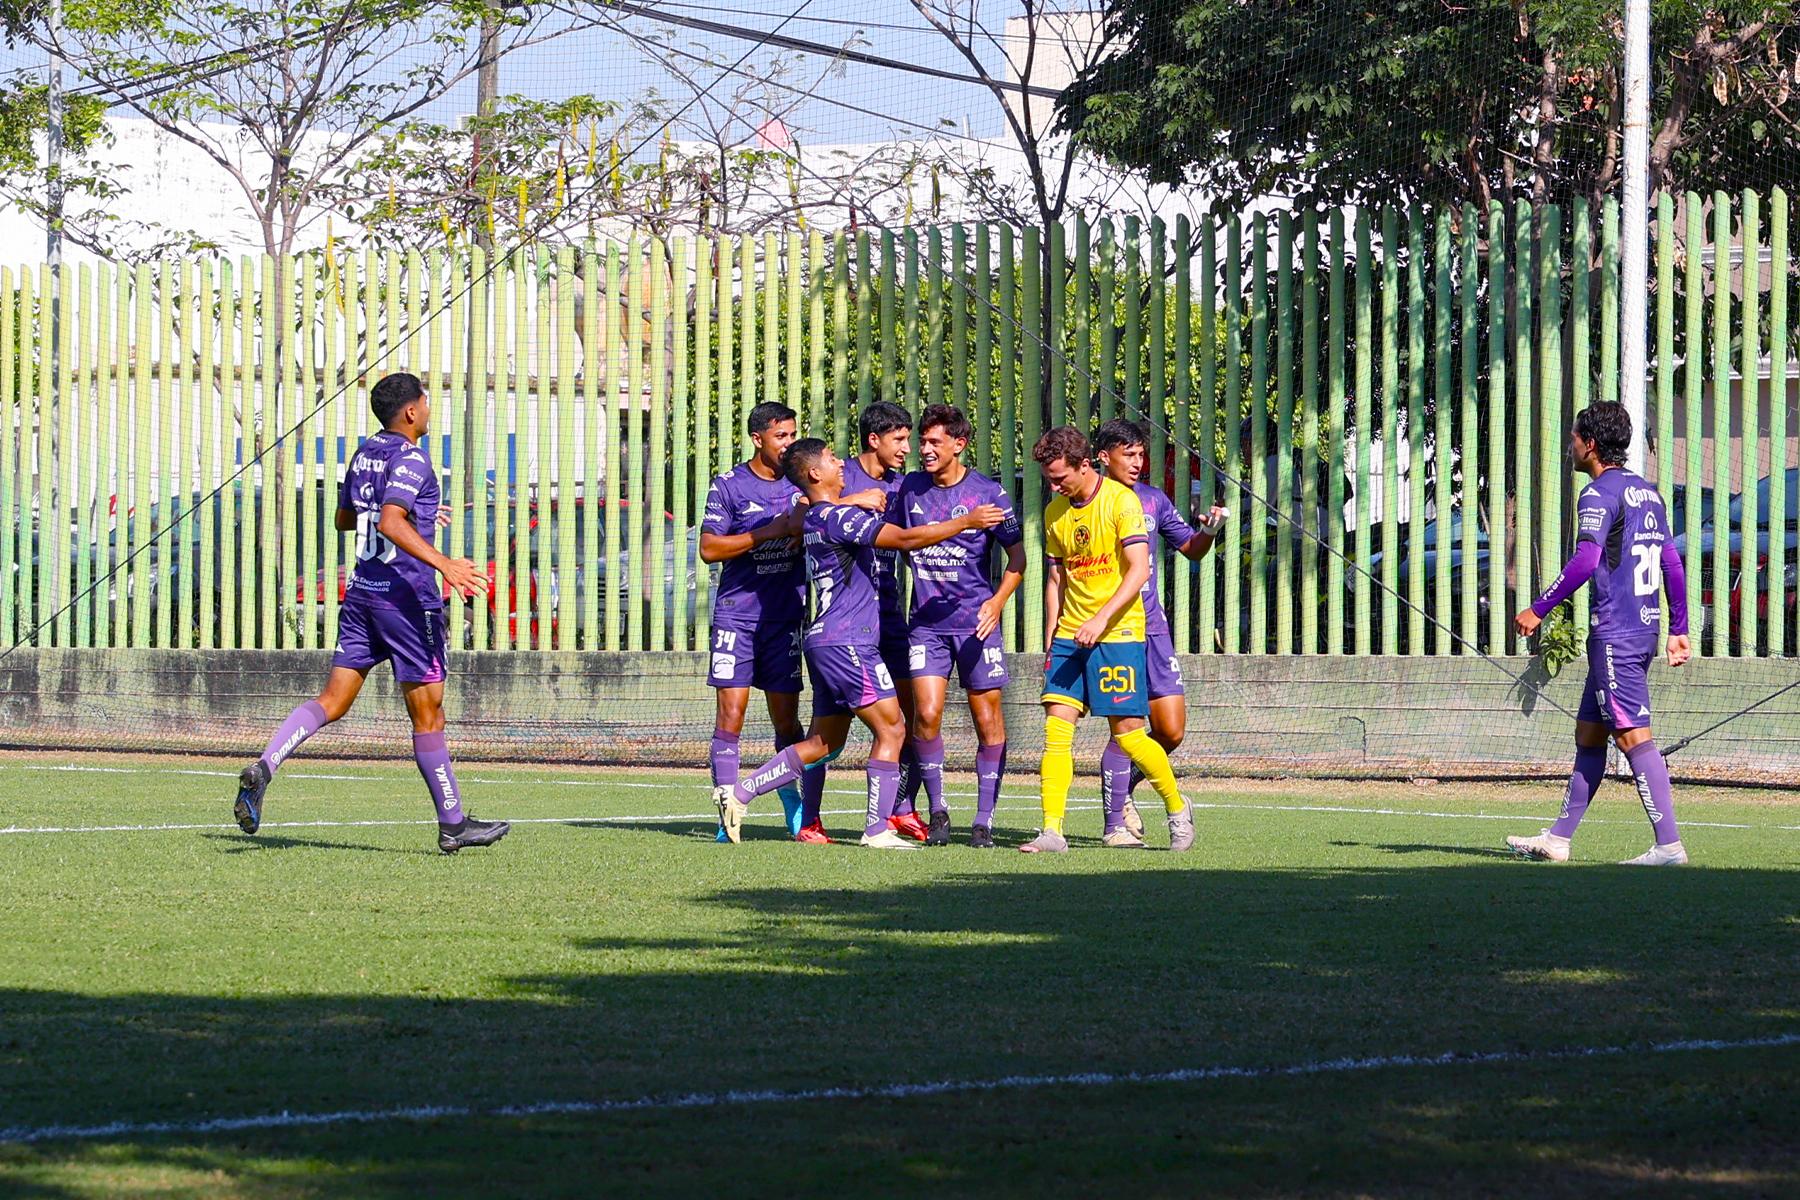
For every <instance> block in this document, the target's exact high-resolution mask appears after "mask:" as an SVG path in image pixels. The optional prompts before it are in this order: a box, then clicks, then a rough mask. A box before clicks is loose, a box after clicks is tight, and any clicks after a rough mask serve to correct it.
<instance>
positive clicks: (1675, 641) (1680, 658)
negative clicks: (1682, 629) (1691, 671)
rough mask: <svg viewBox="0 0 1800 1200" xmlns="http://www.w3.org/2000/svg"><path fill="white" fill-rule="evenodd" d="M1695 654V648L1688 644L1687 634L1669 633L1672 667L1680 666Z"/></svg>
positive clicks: (1670, 663)
mask: <svg viewBox="0 0 1800 1200" xmlns="http://www.w3.org/2000/svg"><path fill="white" fill-rule="evenodd" d="M1693 656H1694V648H1693V647H1692V646H1691V645H1689V644H1688V635H1687V634H1685V633H1671V634H1670V635H1669V665H1670V666H1671V667H1679V666H1680V665H1681V664H1682V663H1684V662H1686V661H1687V660H1688V659H1690V658H1692V657H1693Z"/></svg>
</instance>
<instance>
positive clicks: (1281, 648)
mask: <svg viewBox="0 0 1800 1200" xmlns="http://www.w3.org/2000/svg"><path fill="white" fill-rule="evenodd" d="M1275 243H1276V255H1275V329H1276V335H1275V497H1274V502H1275V504H1276V505H1277V506H1278V507H1279V509H1280V512H1279V514H1278V519H1277V520H1276V521H1274V522H1273V524H1272V525H1271V528H1272V529H1273V530H1274V538H1275V652H1276V653H1277V654H1292V653H1293V652H1294V539H1295V537H1296V536H1297V533H1298V531H1297V530H1295V529H1294V527H1293V526H1292V525H1290V524H1289V523H1288V519H1289V518H1291V517H1292V516H1293V515H1294V220H1293V216H1292V215H1291V214H1289V213H1285V212H1284V213H1280V214H1278V215H1277V216H1276V238H1275ZM1264 475H1265V476H1266V475H1267V472H1264Z"/></svg>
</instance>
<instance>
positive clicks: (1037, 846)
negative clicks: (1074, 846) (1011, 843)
mask: <svg viewBox="0 0 1800 1200" xmlns="http://www.w3.org/2000/svg"><path fill="white" fill-rule="evenodd" d="M1068 849H1069V839H1068V838H1066V837H1064V836H1063V835H1062V834H1060V833H1058V832H1056V830H1054V829H1045V830H1042V831H1040V832H1039V833H1038V835H1037V836H1036V837H1034V838H1032V839H1031V840H1030V841H1029V842H1026V843H1025V844H1024V845H1023V846H1020V847H1019V850H1020V852H1021V853H1024V854H1066V853H1067V852H1068Z"/></svg>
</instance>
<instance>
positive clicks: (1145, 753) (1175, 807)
mask: <svg viewBox="0 0 1800 1200" xmlns="http://www.w3.org/2000/svg"><path fill="white" fill-rule="evenodd" d="M1074 730H1075V727H1074V726H1073V725H1071V726H1069V732H1070V733H1071V734H1073V733H1074ZM1114 736H1115V740H1116V741H1117V742H1118V743H1119V749H1121V750H1123V751H1125V753H1126V754H1127V755H1128V756H1129V757H1130V759H1131V762H1132V765H1133V766H1135V767H1137V769H1138V770H1139V771H1142V772H1143V774H1144V778H1145V779H1147V780H1149V782H1150V786H1151V787H1153V788H1155V789H1156V794H1157V795H1158V796H1161V797H1162V802H1163V808H1164V809H1165V810H1166V811H1168V812H1171V813H1178V812H1180V811H1181V810H1182V808H1183V807H1185V806H1186V804H1187V801H1185V800H1183V799H1182V798H1181V791H1180V789H1178V788H1177V787H1176V786H1175V768H1174V767H1172V766H1170V765H1169V755H1168V753H1167V752H1166V751H1164V750H1163V748H1162V747H1161V746H1160V745H1158V744H1157V742H1156V740H1155V739H1154V738H1152V737H1151V736H1150V731H1149V730H1148V729H1146V728H1144V727H1143V726H1141V725H1140V726H1139V727H1138V728H1136V729H1133V730H1132V731H1131V732H1130V733H1121V734H1116V735H1114ZM1046 747H1048V742H1046ZM1044 753H1045V760H1044V761H1045V762H1048V761H1049V750H1048V748H1046V750H1045V752H1044ZM1044 787H1045V795H1046V796H1048V795H1049V783H1048V779H1047V777H1046V782H1045V785H1044ZM1068 791H1069V789H1068V785H1067V784H1066V783H1065V784H1064V785H1063V795H1064V796H1065V797H1066V796H1067V795H1068Z"/></svg>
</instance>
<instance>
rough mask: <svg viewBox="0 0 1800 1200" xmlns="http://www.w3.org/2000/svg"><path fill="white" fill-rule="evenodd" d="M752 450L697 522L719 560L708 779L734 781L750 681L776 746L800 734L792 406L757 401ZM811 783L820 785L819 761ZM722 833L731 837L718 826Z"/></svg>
mask: <svg viewBox="0 0 1800 1200" xmlns="http://www.w3.org/2000/svg"><path fill="white" fill-rule="evenodd" d="M747 427H748V431H749V434H750V444H751V445H752V446H753V447H755V450H756V452H755V453H754V454H752V455H751V456H750V459H749V461H747V462H743V463H739V464H738V465H737V466H735V467H733V468H731V470H729V471H727V472H725V473H724V474H723V475H721V476H719V477H718V478H717V479H714V480H713V481H712V487H711V489H709V490H708V491H707V493H706V515H705V516H704V517H703V518H702V520H701V523H700V560H701V561H702V562H707V563H723V564H724V566H723V567H722V568H721V569H720V571H719V584H718V589H717V590H716V591H715V592H714V593H713V605H712V649H711V655H710V661H709V666H708V670H707V676H706V682H707V683H708V684H709V685H711V687H712V688H713V689H714V695H715V696H716V711H715V714H714V717H713V737H712V753H711V755H710V759H711V763H712V778H713V786H714V787H724V786H726V785H729V784H733V783H736V782H737V778H738V740H739V739H740V738H741V737H742V736H743V733H744V711H745V709H746V708H748V707H749V704H750V689H751V688H753V687H754V688H756V689H758V690H759V691H761V692H762V693H763V696H764V698H765V699H766V700H767V702H768V706H769V723H770V724H771V725H773V726H774V727H775V748H776V749H777V750H781V749H784V748H785V747H787V746H791V745H793V744H794V743H795V742H797V741H799V740H800V738H801V736H802V732H803V731H802V730H801V728H800V626H801V624H802V621H803V620H804V617H805V589H806V567H805V564H804V563H803V562H802V559H801V553H800V521H801V517H802V516H803V515H804V514H803V513H802V512H801V511H800V510H801V507H802V499H801V496H800V492H799V489H797V488H796V487H794V485H793V484H791V483H789V482H788V481H787V479H786V478H784V477H783V476H782V474H781V455H782V452H783V451H785V450H786V449H787V448H788V446H790V445H791V444H792V443H793V441H794V437H795V435H796V430H795V417H794V410H793V409H791V408H789V407H787V405H785V404H774V403H766V404H758V405H757V406H756V407H755V408H752V409H751V410H750V418H749V421H748V423H747ZM815 775H816V776H817V780H816V784H815V786H818V787H820V788H822V787H823V786H824V777H823V768H822V767H821V768H820V771H819V772H815ZM781 803H782V807H783V808H784V809H785V810H786V813H787V820H788V832H789V834H790V835H793V836H798V835H799V833H800V829H801V826H802V824H803V821H802V819H801V808H802V801H801V796H800V789H799V788H798V787H797V786H787V787H785V788H784V790H783V791H782V794H781ZM719 840H720V841H726V840H735V839H728V838H727V836H726V832H725V830H724V829H721V830H720V831H719Z"/></svg>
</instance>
